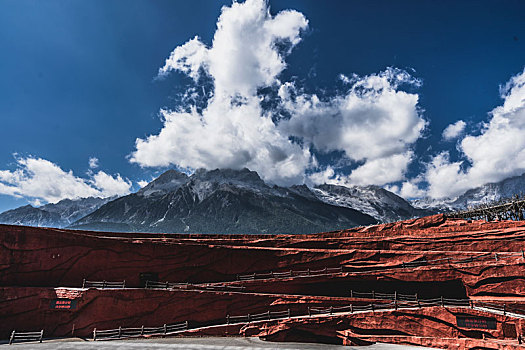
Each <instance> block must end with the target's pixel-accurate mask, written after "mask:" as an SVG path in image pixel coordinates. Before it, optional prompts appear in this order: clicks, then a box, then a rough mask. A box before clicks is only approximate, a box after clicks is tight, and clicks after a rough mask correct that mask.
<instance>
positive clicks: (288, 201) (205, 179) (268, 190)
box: [72, 169, 377, 233]
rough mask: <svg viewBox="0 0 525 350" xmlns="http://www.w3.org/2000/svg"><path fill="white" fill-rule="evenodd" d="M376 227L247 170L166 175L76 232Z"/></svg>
mask: <svg viewBox="0 0 525 350" xmlns="http://www.w3.org/2000/svg"><path fill="white" fill-rule="evenodd" d="M375 222H377V220H376V219H375V218H373V217H371V216H370V215H367V214H364V213H362V212H360V211H358V210H355V209H351V208H347V207H341V206H336V205H332V204H329V203H326V202H324V201H322V200H320V199H318V198H317V196H316V195H315V194H314V193H313V192H312V191H310V189H308V187H306V186H293V187H291V188H285V187H279V186H269V185H267V184H266V183H265V182H264V181H263V180H262V179H261V178H260V177H259V175H258V174H257V173H256V172H254V171H250V170H248V169H243V170H231V169H223V170H219V169H217V170H211V171H206V170H203V169H199V170H197V171H196V172H195V173H194V174H193V175H191V176H189V177H188V176H187V175H185V174H182V173H179V172H177V171H175V170H170V171H168V172H166V173H164V174H162V175H161V176H160V177H159V178H157V179H156V180H154V181H153V182H152V183H150V184H149V185H147V186H146V187H144V188H143V189H141V190H140V191H139V192H137V193H135V194H131V195H128V196H124V197H121V198H118V199H116V200H114V201H112V202H110V203H107V204H106V205H104V206H102V207H101V208H99V209H98V210H96V211H95V212H93V213H92V214H90V215H88V216H86V217H84V218H82V219H81V220H79V221H77V222H76V223H75V224H74V225H73V226H72V227H75V228H83V229H98V230H124V231H145V232H199V233H310V232H321V231H328V230H336V229H340V228H348V227H353V226H357V225H368V224H372V223H375Z"/></svg>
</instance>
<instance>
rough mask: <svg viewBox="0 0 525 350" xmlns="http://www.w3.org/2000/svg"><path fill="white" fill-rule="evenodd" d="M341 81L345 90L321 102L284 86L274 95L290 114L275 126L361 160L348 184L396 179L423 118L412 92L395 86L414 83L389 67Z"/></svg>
mask: <svg viewBox="0 0 525 350" xmlns="http://www.w3.org/2000/svg"><path fill="white" fill-rule="evenodd" d="M343 81H345V82H347V83H349V84H351V86H350V88H349V90H348V91H347V92H346V93H345V94H341V95H337V96H333V97H331V98H329V99H328V100H326V101H322V100H321V99H320V98H319V97H318V96H317V95H315V94H314V95H308V94H304V93H300V92H299V93H298V92H297V91H296V88H295V86H294V85H293V84H284V85H283V86H282V87H281V89H280V90H279V96H280V97H281V99H282V100H283V103H284V105H285V106H286V109H287V110H289V111H291V115H292V117H291V118H290V119H289V120H286V121H283V122H282V123H281V125H280V127H281V129H283V130H285V131H286V132H287V133H289V134H291V135H294V136H297V137H301V138H303V139H304V140H306V141H307V142H308V143H311V144H312V145H313V146H314V147H315V148H316V149H317V150H319V151H321V152H330V151H344V155H345V157H346V158H347V159H349V160H354V161H361V162H364V164H362V165H361V166H360V167H358V168H357V169H355V170H354V171H353V172H352V173H351V174H350V176H349V177H348V182H350V183H354V184H376V185H384V184H386V183H390V182H394V181H399V180H402V179H403V178H404V174H405V172H406V168H407V166H408V164H409V163H410V161H411V160H412V157H413V152H412V151H410V147H411V145H412V144H413V143H414V142H415V141H416V140H417V139H418V138H419V137H420V136H421V133H422V132H423V130H424V128H425V125H426V122H425V120H424V119H423V118H422V117H421V116H420V113H419V111H418V107H417V103H418V95H417V94H412V93H407V92H405V91H400V90H398V87H399V86H400V85H401V84H409V85H415V86H418V85H419V84H420V82H419V81H418V80H416V79H414V78H412V77H411V76H410V75H409V74H408V73H406V72H404V71H401V70H398V69H393V68H389V69H387V70H386V71H384V72H381V73H378V74H372V75H369V76H365V77H362V78H361V77H357V76H354V77H353V79H352V80H350V79H348V78H345V79H343Z"/></svg>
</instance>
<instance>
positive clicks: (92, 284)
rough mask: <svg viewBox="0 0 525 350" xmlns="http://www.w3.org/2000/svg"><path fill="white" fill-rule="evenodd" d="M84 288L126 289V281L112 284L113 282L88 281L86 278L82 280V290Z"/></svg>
mask: <svg viewBox="0 0 525 350" xmlns="http://www.w3.org/2000/svg"><path fill="white" fill-rule="evenodd" d="M84 288H99V289H105V288H112V289H116V288H120V289H124V288H126V280H124V281H118V282H112V281H88V280H86V279H85V278H84V279H83V280H82V289H84Z"/></svg>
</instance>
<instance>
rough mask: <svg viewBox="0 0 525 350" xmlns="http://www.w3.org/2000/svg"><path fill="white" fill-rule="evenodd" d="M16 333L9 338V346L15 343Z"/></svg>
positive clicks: (12, 333)
mask: <svg viewBox="0 0 525 350" xmlns="http://www.w3.org/2000/svg"><path fill="white" fill-rule="evenodd" d="M15 333H16V332H15V331H13V332H11V336H10V337H9V345H11V344H13V342H14V341H15Z"/></svg>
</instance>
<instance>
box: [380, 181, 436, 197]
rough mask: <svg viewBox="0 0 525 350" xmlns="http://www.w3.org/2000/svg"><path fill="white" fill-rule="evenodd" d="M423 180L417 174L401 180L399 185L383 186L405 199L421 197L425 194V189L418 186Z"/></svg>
mask: <svg viewBox="0 0 525 350" xmlns="http://www.w3.org/2000/svg"><path fill="white" fill-rule="evenodd" d="M423 180H424V179H423V177H422V176H417V177H416V178H414V179H411V180H407V181H403V182H402V183H401V184H400V185H392V186H385V188H386V189H387V190H389V191H391V192H394V193H395V194H397V195H398V196H401V197H403V198H405V199H414V198H421V197H424V196H425V195H426V191H425V190H422V189H420V188H419V184H420V183H421V182H423Z"/></svg>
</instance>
